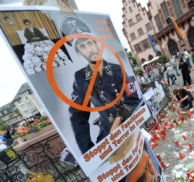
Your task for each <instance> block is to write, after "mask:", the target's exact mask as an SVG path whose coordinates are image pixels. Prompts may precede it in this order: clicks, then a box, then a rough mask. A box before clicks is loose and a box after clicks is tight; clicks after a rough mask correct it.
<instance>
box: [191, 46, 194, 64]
mask: <svg viewBox="0 0 194 182" xmlns="http://www.w3.org/2000/svg"><path fill="white" fill-rule="evenodd" d="M191 61H192V63H193V64H194V48H191Z"/></svg>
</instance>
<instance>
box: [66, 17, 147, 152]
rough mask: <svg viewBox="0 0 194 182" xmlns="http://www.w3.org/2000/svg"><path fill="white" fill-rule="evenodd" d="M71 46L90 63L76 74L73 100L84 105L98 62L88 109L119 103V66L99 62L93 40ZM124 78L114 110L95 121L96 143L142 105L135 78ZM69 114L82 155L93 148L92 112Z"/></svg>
mask: <svg viewBox="0 0 194 182" xmlns="http://www.w3.org/2000/svg"><path fill="white" fill-rule="evenodd" d="M76 21H77V20H76ZM74 23H75V22H74ZM78 28H79V30H78V31H79V33H80V30H81V29H80V27H78ZM75 29H76V28H74V31H75ZM83 33H84V32H83ZM87 34H88V33H87ZM66 35H67V33H66ZM71 44H72V46H73V47H74V48H75V50H76V52H77V54H78V55H80V56H83V57H84V58H85V59H86V60H87V61H88V65H87V66H86V67H85V68H83V69H81V70H79V71H77V72H76V73H75V81H74V83H73V93H72V100H73V101H74V102H75V103H77V104H79V105H82V104H83V102H84V99H85V95H86V93H87V90H88V85H89V83H90V79H91V77H92V74H93V70H94V67H95V65H96V62H97V61H100V66H99V69H98V74H97V77H96V80H95V83H94V86H93V90H92V93H91V95H90V100H89V102H88V107H89V106H91V104H93V105H94V106H95V107H100V106H105V105H106V104H109V103H111V102H112V101H113V100H115V99H116V97H117V95H118V94H119V93H120V91H121V89H122V83H123V73H122V70H121V67H120V65H118V64H113V63H108V62H107V61H106V60H104V59H103V58H101V59H100V60H97V57H98V54H99V46H98V44H97V42H96V41H94V40H92V39H88V38H78V39H74V40H73V42H72V43H71ZM124 75H125V76H126V78H127V79H126V80H127V83H126V85H125V92H124V94H123V96H122V97H121V99H120V101H119V102H118V103H117V104H115V105H114V106H112V107H111V108H109V109H107V110H104V111H100V112H99V114H100V117H99V118H98V119H97V120H96V121H94V124H95V125H98V126H99V128H100V131H99V135H98V137H97V142H99V141H100V140H102V139H103V138H104V137H106V136H107V135H108V134H109V133H110V131H113V130H114V129H115V128H116V127H118V126H119V125H120V124H121V123H122V122H124V121H125V120H126V119H127V118H129V117H130V116H131V115H132V113H133V112H134V111H135V110H137V109H138V108H139V107H140V106H141V105H142V104H143V100H142V99H140V98H139V95H138V93H137V89H136V87H135V84H134V82H135V81H136V80H135V78H134V77H133V76H127V75H126V73H124ZM69 112H70V120H71V125H72V129H73V131H74V135H75V139H76V141H77V144H78V146H79V148H80V150H81V152H82V154H83V153H85V152H87V151H88V150H89V149H90V148H92V147H93V146H94V143H93V142H92V141H91V136H90V126H89V117H90V112H85V111H81V110H78V109H76V108H73V107H70V108H69Z"/></svg>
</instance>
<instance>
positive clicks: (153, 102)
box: [144, 88, 163, 118]
mask: <svg viewBox="0 0 194 182" xmlns="http://www.w3.org/2000/svg"><path fill="white" fill-rule="evenodd" d="M162 91H163V90H162ZM144 98H145V100H146V103H147V105H148V107H149V108H150V111H151V113H152V116H153V117H154V118H155V117H156V115H157V114H158V113H159V112H160V110H161V107H160V104H159V101H158V100H159V99H158V92H157V93H156V92H155V89H153V88H150V89H149V90H148V91H147V92H146V93H145V94H144Z"/></svg>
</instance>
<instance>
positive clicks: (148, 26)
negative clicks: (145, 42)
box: [146, 23, 152, 31]
mask: <svg viewBox="0 0 194 182" xmlns="http://www.w3.org/2000/svg"><path fill="white" fill-rule="evenodd" d="M146 29H147V31H150V30H151V29H152V27H151V24H150V23H148V24H146Z"/></svg>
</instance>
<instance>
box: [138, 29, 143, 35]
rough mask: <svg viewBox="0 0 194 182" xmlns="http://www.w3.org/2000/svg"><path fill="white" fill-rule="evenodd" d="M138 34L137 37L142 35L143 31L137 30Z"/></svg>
mask: <svg viewBox="0 0 194 182" xmlns="http://www.w3.org/2000/svg"><path fill="white" fill-rule="evenodd" d="M138 33H139V36H141V35H143V30H142V28H139V29H138Z"/></svg>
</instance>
